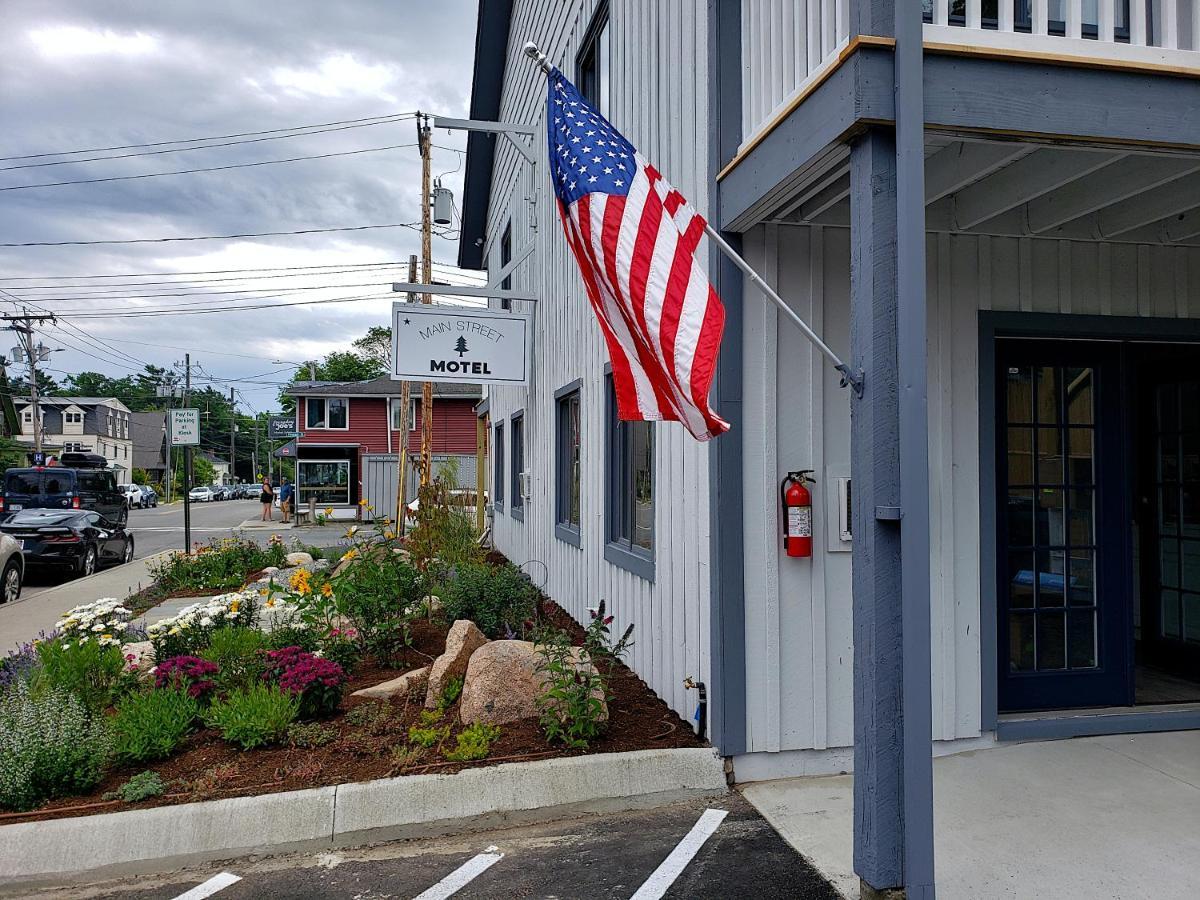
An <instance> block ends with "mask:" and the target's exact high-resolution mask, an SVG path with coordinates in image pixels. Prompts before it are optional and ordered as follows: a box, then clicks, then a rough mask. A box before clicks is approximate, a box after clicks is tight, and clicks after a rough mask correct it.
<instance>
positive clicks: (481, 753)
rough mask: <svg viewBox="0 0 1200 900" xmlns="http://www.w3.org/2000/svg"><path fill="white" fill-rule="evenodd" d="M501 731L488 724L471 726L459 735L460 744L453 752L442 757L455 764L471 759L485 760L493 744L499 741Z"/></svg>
mask: <svg viewBox="0 0 1200 900" xmlns="http://www.w3.org/2000/svg"><path fill="white" fill-rule="evenodd" d="M499 738H500V729H499V728H497V727H496V726H495V725H489V724H487V723H486V722H478V723H476V724H474V725H469V726H467V727H466V728H464V729H463V730H462V731H460V732H459V733H458V738H457V740H458V744H457V746H455V747H454V749H453V750H447V751H445V752H444V753H443V754H442V755H443V756H445V757H446V759H449V760H453V761H455V762H466V761H467V760H471V759H483V758H484V757H486V756H487V755H488V750H489V749H491V746H492V744H493V743H494V742H495V741H497V740H499Z"/></svg>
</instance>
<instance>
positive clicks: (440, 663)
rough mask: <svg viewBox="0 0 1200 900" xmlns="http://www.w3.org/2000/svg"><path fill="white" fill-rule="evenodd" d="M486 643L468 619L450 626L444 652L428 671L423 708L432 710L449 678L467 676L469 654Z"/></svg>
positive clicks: (475, 626) (476, 627)
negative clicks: (427, 688)
mask: <svg viewBox="0 0 1200 900" xmlns="http://www.w3.org/2000/svg"><path fill="white" fill-rule="evenodd" d="M487 642H488V639H487V638H486V637H485V636H484V634H483V632H482V631H480V630H479V627H478V626H477V625H476V624H475V623H474V622H472V621H471V620H470V619H459V620H458V621H457V622H455V623H454V624H453V625H451V626H450V633H449V634H447V635H446V651H445V652H444V653H443V654H442V655H441V656H439V657H438V658H437V659H436V660H434V662H433V666H432V668H431V669H430V670H429V690H428V692H427V693H426V694H425V707H426V708H427V709H434V708H435V707H437V705H438V700H440V699H441V697H442V692H443V691H444V690H445V689H446V685H447V684H448V683H449V681H450V679H451V678H461V677H463V676H465V675H466V674H467V663H469V662H470V660H471V654H472V653H474V652H475V651H476V650H478V649H479V648H480V647H482V646H483V645H484V644H486V643H487Z"/></svg>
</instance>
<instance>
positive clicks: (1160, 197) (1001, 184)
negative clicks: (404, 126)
mask: <svg viewBox="0 0 1200 900" xmlns="http://www.w3.org/2000/svg"><path fill="white" fill-rule="evenodd" d="M925 11H926V16H925V22H924V25H923V39H924V55H923V58H922V55H921V54H920V53H917V54H916V55H915V57H912V58H910V59H909V62H908V63H903V62H902V59H905V57H901V55H900V54H898V53H897V51H896V48H897V41H896V39H895V25H894V20H893V7H892V4H890V3H884V4H879V3H869V2H866V0H808V2H805V0H800V2H788V0H741V2H739V0H711V2H708V3H694V2H687V0H657V2H653V3H649V2H640V0H607V2H605V0H568V2H545V0H481V3H480V13H479V36H478V40H477V44H476V47H477V50H476V59H475V71H474V83H473V93H472V101H471V102H472V107H471V115H472V118H476V119H495V120H499V121H503V122H512V123H521V124H532V125H536V126H537V128H538V130H537V132H536V137H535V139H534V142H533V146H534V147H535V149H537V151H538V153H539V162H538V166H537V170H536V171H535V172H533V173H530V172H529V171H528V167H527V166H526V164H525V163H524V162H523V160H522V159H521V157H520V155H519V154H518V153H516V152H515V151H514V150H513V148H512V147H511V146H510V145H509V144H508V143H506V142H505V141H504V140H497V139H496V138H494V137H492V136H488V135H482V134H476V135H473V136H472V137H471V139H470V144H469V153H468V166H467V177H466V197H465V207H464V226H463V240H462V244H461V252H460V263H461V264H463V265H465V266H468V267H474V268H483V269H489V270H490V271H492V272H493V273H495V272H498V271H499V270H500V269H501V268H503V267H504V266H505V264H506V263H508V262H509V261H510V260H512V259H514V258H517V257H519V256H520V254H522V253H523V252H524V251H525V249H526V248H527V246H528V245H529V244H530V242H532V245H533V251H532V253H531V254H530V255H529V256H528V258H527V259H525V261H524V262H522V263H521V264H520V265H519V266H517V267H516V269H515V270H513V271H512V273H511V275H510V279H511V284H512V285H513V286H514V287H519V288H521V289H522V290H526V291H529V292H531V293H532V294H533V295H535V296H537V297H538V300H537V301H536V302H522V301H513V303H512V305H513V306H514V307H515V308H517V309H519V310H520V311H522V312H525V313H528V314H529V315H530V316H532V320H533V334H534V339H533V347H534V365H533V370H532V375H531V377H530V379H529V383H528V385H527V386H526V387H524V388H512V387H506V388H496V389H492V390H490V391H489V392H488V397H487V400H486V401H485V413H486V415H487V417H488V421H489V424H490V428H491V432H490V433H491V470H492V472H491V474H492V482H491V492H492V493H491V496H492V498H493V500H494V516H493V520H492V533H493V537H494V540H495V544H496V546H497V548H499V549H500V550H501V551H502V552H504V553H505V554H506V555H507V556H508V557H509V558H511V559H512V560H513V561H514V562H517V563H521V564H525V568H526V570H527V571H529V572H530V573H531V574H532V575H533V576H534V578H535V580H537V581H539V582H543V581H544V589H545V591H546V593H547V594H549V595H550V596H551V597H553V598H554V599H555V600H557V601H558V602H559V603H561V604H562V605H563V606H564V607H565V608H566V609H567V610H569V611H570V612H571V613H572V614H573V615H574V616H575V617H576V618H579V619H580V620H584V619H586V616H587V608H588V607H591V606H594V605H595V604H596V602H597V601H598V600H600V599H601V598H603V599H605V600H606V601H607V603H608V606H609V609H610V611H611V612H612V613H613V614H614V615H615V616H616V622H615V626H614V627H615V628H618V629H621V628H624V627H625V626H626V625H628V624H629V623H633V624H634V625H635V626H636V627H635V631H634V636H635V639H636V646H635V647H634V649H633V651H632V653H631V656H630V663H631V665H632V667H633V668H634V669H635V670H636V671H637V672H638V673H639V674H640V675H641V677H642V678H644V679H645V680H646V682H647V683H648V684H649V685H650V686H651V687H652V688H653V689H654V690H655V691H656V692H658V693H659V694H660V695H661V696H662V697H663V698H664V699H665V700H666V701H667V703H668V704H670V706H671V707H672V708H673V709H675V710H677V711H678V712H679V713H680V714H681V715H684V716H685V717H687V718H689V719H690V718H691V717H692V716H693V714H694V712H695V710H696V708H697V701H698V693H697V691H695V690H691V689H689V688H688V687H686V686H685V679H687V678H688V677H689V676H690V677H691V678H692V679H693V680H694V681H695V682H703V683H704V684H705V686H706V687H707V693H708V700H709V704H708V710H707V713H708V716H707V717H708V723H709V728H708V734H709V736H710V737H711V739H712V740H713V742H714V744H715V745H716V746H717V747H718V748H719V749H720V751H721V752H722V753H723V754H724V755H726V756H727V757H730V758H731V760H732V766H733V772H734V775H735V777H736V778H737V779H738V780H742V781H745V780H757V779H761V778H765V777H774V776H778V775H785V774H803V773H821V772H837V771H842V770H846V769H848V768H849V767H850V766H851V764H852V761H853V760H852V752H851V749H850V748H851V747H852V746H853V745H854V744H855V738H856V721H857V722H858V725H859V726H860V727H865V725H864V722H865V721H866V717H867V714H868V713H870V712H874V713H876V714H879V715H884V716H886V715H888V711H889V710H892V709H894V708H895V706H896V705H897V704H898V703H899V697H900V696H901V689H900V686H899V685H900V684H901V681H902V678H903V677H906V676H905V675H904V672H903V671H902V666H901V660H902V657H903V653H904V652H907V653H909V654H910V658H912V653H913V652H924V653H927V654H928V657H929V662H928V663H927V668H926V677H927V679H928V683H929V696H930V699H931V706H930V713H931V720H930V722H929V727H930V729H931V736H932V738H933V739H934V741H935V750H936V752H939V753H940V752H951V751H953V750H956V749H963V748H971V747H985V746H989V745H991V744H993V743H995V742H1004V741H1007V740H1011V739H1038V738H1053V737H1064V736H1070V735H1073V734H1096V733H1114V732H1122V731H1150V730H1168V729H1185V728H1197V727H1200V712H1198V711H1197V708H1196V706H1195V701H1197V700H1200V374H1197V368H1196V360H1197V359H1200V346H1198V343H1197V342H1200V94H1198V93H1197V91H1198V90H1200V89H1198V88H1197V84H1198V83H1200V82H1197V80H1196V79H1197V76H1198V75H1200V9H1198V7H1197V2H1196V0H1128V2H1114V0H1099V2H1098V3H1095V2H1093V3H1090V4H1089V3H1082V4H1081V3H1080V2H1079V0H1074V2H1072V0H1061V2H1051V3H1048V4H1047V3H1037V2H1034V3H1032V4H1030V3H1022V2H1015V3H1008V4H1004V3H1001V4H999V8H998V5H997V4H996V3H995V2H991V3H989V2H986V0H984V2H981V0H966V2H965V3H964V2H957V3H950V2H949V0H931V2H927V3H926V4H925ZM916 27H918V28H919V27H921V26H920V23H917V26H916ZM526 41H535V42H536V43H537V44H538V45H539V46H540V48H541V49H542V51H543V52H545V53H546V55H547V56H548V58H549V60H550V61H551V62H552V63H554V64H555V65H557V66H558V67H560V68H561V69H562V70H563V71H564V72H565V73H566V74H567V75H568V76H569V77H570V78H571V79H572V80H573V81H575V82H576V83H577V84H578V85H580V87H581V89H582V90H583V92H584V93H585V94H586V95H587V96H588V97H589V98H590V99H592V100H593V101H594V102H595V103H596V104H597V105H598V106H599V107H600V109H601V110H602V111H603V112H604V114H605V115H606V116H607V117H608V118H609V119H610V120H611V121H612V123H613V124H614V125H615V126H616V127H617V128H618V129H620V130H621V131H622V132H623V133H624V134H625V136H626V137H628V138H629V140H630V141H631V142H632V143H633V144H634V146H636V147H637V148H638V149H639V150H640V151H641V152H642V153H643V154H644V155H645V156H646V157H647V158H648V159H649V160H650V161H651V162H653V163H654V164H655V165H656V166H657V167H658V168H659V169H660V170H661V171H662V172H663V174H664V175H665V176H666V177H667V178H668V179H669V180H670V181H671V182H672V183H673V184H675V185H676V186H677V187H678V188H679V189H680V190H681V192H682V193H683V194H684V195H685V196H686V197H687V198H688V199H689V200H691V201H692V203H693V204H694V205H695V206H696V208H697V209H699V210H701V211H702V212H705V213H706V215H707V216H708V217H709V220H710V221H711V222H712V223H713V224H714V225H715V226H717V227H718V228H720V229H721V230H722V231H723V232H724V233H725V235H726V236H727V237H728V238H729V239H730V240H731V242H733V243H735V244H736V245H738V246H740V247H741V248H742V251H743V253H744V255H745V257H746V258H747V259H748V260H749V261H750V262H751V263H752V264H753V265H754V266H755V267H756V269H757V270H758V271H759V272H760V273H762V274H763V276H764V277H765V278H766V279H767V281H768V282H770V283H772V284H773V285H774V286H775V287H776V288H777V290H778V292H779V293H780V295H781V296H782V297H783V298H784V300H785V301H786V302H787V303H788V304H789V305H790V306H791V307H792V308H793V309H794V310H795V311H796V312H797V313H799V314H800V315H801V316H802V317H803V318H804V319H805V320H806V321H807V322H808V323H810V324H811V325H812V327H813V328H814V329H815V330H816V331H817V333H819V334H820V335H822V337H823V338H824V339H825V341H827V342H828V344H829V345H830V346H831V347H832V348H834V350H835V351H836V352H837V353H839V354H841V356H842V357H843V358H846V359H848V360H849V362H850V364H851V366H852V368H853V369H854V370H855V371H857V370H862V374H863V379H864V382H865V388H864V391H863V394H862V397H861V398H858V397H856V395H855V393H854V391H853V389H852V388H851V387H843V386H841V385H840V383H839V382H840V378H839V374H838V373H837V372H835V371H834V370H833V369H832V367H831V366H830V365H829V364H828V363H827V362H826V361H825V360H824V359H823V358H822V357H821V356H820V354H818V353H817V352H816V351H815V350H814V348H813V346H812V345H811V344H810V343H808V342H807V341H806V340H805V339H804V338H803V337H802V335H801V334H800V333H799V331H798V330H797V329H796V328H795V327H794V326H793V325H792V324H791V323H790V322H788V321H787V320H786V319H785V318H783V317H782V316H781V315H780V314H779V313H778V312H777V311H776V309H775V308H774V307H772V306H771V305H770V304H769V303H767V302H764V299H763V297H762V295H761V294H760V293H758V292H757V291H756V290H755V289H754V288H753V286H752V285H751V284H750V283H749V282H748V281H744V280H743V277H742V275H741V274H740V273H739V272H738V270H737V269H735V268H733V267H732V266H731V265H730V264H729V263H728V261H726V260H724V259H723V258H722V257H721V256H719V255H718V254H717V253H716V252H715V251H713V250H712V249H711V248H707V247H705V246H704V245H702V247H701V253H702V254H703V255H704V260H705V263H706V265H707V267H708V270H709V272H710V274H711V277H712V278H713V281H714V283H715V284H716V286H717V288H718V291H719V292H720V294H721V296H722V298H723V299H724V302H725V305H726V312H727V323H726V332H725V340H724V345H723V347H722V352H721V358H720V362H719V368H718V375H717V381H716V384H715V385H714V389H713V392H712V399H713V404H714V406H715V408H716V410H717V412H718V413H720V414H721V415H722V416H724V417H725V418H726V419H728V420H729V421H730V422H732V424H733V430H732V431H731V432H730V433H728V434H727V435H725V436H722V437H719V438H717V439H715V440H713V441H711V442H709V443H707V444H705V443H698V442H696V441H694V440H692V439H691V438H690V437H689V436H688V435H687V433H686V432H685V431H684V430H683V428H682V427H681V426H679V425H678V424H674V423H659V424H653V425H650V424H642V423H637V424H631V423H618V422H617V421H616V420H615V417H614V413H613V407H612V397H611V388H610V386H609V384H608V376H607V374H606V363H607V360H606V353H605V348H604V344H603V340H602V337H601V334H600V331H599V329H598V327H597V325H596V323H595V321H594V318H593V316H592V313H591V311H590V309H589V306H588V302H587V299H586V296H585V293H584V289H583V284H582V281H581V279H580V275H579V272H578V269H577V267H576V265H575V262H574V261H573V259H572V258H571V256H570V253H569V250H568V247H567V245H566V243H565V241H564V239H563V235H562V230H561V227H560V225H559V222H558V215H557V210H556V208H555V205H554V197H553V193H552V192H551V190H550V189H549V185H548V184H547V180H546V161H545V160H544V159H542V158H541V155H540V154H542V153H543V152H544V151H543V148H544V146H545V143H544V140H545V139H544V131H543V129H544V127H545V120H544V116H545V113H544V106H545V78H544V76H543V75H542V74H541V73H540V72H539V71H538V70H537V68H536V66H534V65H533V64H531V62H530V61H529V59H527V58H526V57H525V56H524V55H523V54H522V45H523V44H524V43H525V42H526ZM913 59H915V64H914V63H913V62H912V60H913ZM905 65H908V66H909V68H908V69H904V66H905ZM914 65H915V68H914V67H913V66H914ZM905 71H907V72H908V73H909V74H908V75H907V76H905V75H903V72H905ZM913 73H915V78H913V77H910V76H911V75H912V74H913ZM898 85H901V86H902V87H898ZM914 85H915V86H914ZM897 122H901V123H907V128H908V130H907V131H905V130H904V129H903V128H901V129H900V130H899V131H898V130H897V127H896V123H897ZM922 124H923V126H924V127H923V129H922V127H921V126H922ZM909 135H915V138H914V141H915V143H914V142H911V141H910V142H909V143H907V144H905V143H903V142H904V141H906V140H908V136H909ZM897 141H901V143H902V146H903V147H908V148H909V149H910V150H914V152H908V153H900V154H897V152H896V146H897ZM914 148H915V149H914ZM922 173H923V187H922V188H921V190H922V191H923V196H921V195H920V193H916V194H914V193H913V192H912V191H908V192H907V193H906V190H905V189H906V187H908V186H911V185H912V184H918V185H919V184H920V183H921V182H920V176H921V175H922ZM914 175H915V176H916V181H913V176H914ZM922 235H924V240H923V241H922V240H921V236H922ZM914 236H915V237H914ZM912 273H915V275H913V277H909V276H910V275H911V274H912ZM922 276H923V278H922ZM906 278H907V279H908V280H907V281H906ZM922 282H923V287H924V291H923V297H922V296H921V294H922V292H921V290H920V288H921V286H922ZM500 305H501V302H500V301H496V300H494V301H493V302H492V306H493V308H499V307H500ZM914 372H916V373H917V374H918V377H917V378H916V379H911V378H909V375H911V374H912V373H914ZM922 382H923V384H924V386H925V388H926V390H925V392H924V393H925V397H926V401H925V402H924V403H922V402H921V391H920V387H921V383H922ZM852 411H853V415H852ZM801 469H811V470H813V471H814V473H815V478H816V483H815V485H813V486H812V489H813V497H814V500H813V522H814V528H813V531H814V534H813V537H814V551H813V554H812V556H811V557H810V558H801V559H796V558H790V557H788V556H786V555H784V553H783V552H782V542H781V527H782V526H781V522H782V516H781V509H780V483H781V480H782V479H783V478H784V477H785V475H786V474H787V473H788V472H790V471H795V470H801ZM902 473H903V477H902ZM922 608H923V610H924V615H925V616H926V617H927V624H925V625H924V627H918V628H916V630H915V631H914V627H913V625H912V623H913V622H914V621H915V622H916V623H917V625H918V626H921V625H923V623H924V621H925V620H923V619H922V618H921V610H922ZM914 615H915V616H916V618H915V619H914V618H913V616H914ZM906 624H907V625H908V631H907V634H905V635H904V640H903V641H902V640H901V633H902V630H903V626H904V625H906ZM917 631H920V632H923V634H917V633H916V632H917ZM856 636H857V637H858V641H857V645H856ZM922 644H923V645H924V647H922ZM902 651H903V652H902ZM856 667H857V670H858V671H857V673H856ZM856 683H857V688H856ZM906 683H908V684H911V683H912V682H911V681H910V682H906ZM856 696H857V697H858V698H859V699H860V703H861V702H862V701H864V700H865V701H867V702H869V703H870V704H871V709H870V710H865V709H860V710H859V711H858V715H856V710H855V699H856ZM913 708H915V707H913ZM870 752H887V751H886V750H881V749H880V748H876V749H875V750H874V751H870ZM879 878H880V879H881V880H882V882H884V883H886V881H887V879H888V876H887V875H886V874H883V875H880V876H879ZM877 883H878V882H877Z"/></svg>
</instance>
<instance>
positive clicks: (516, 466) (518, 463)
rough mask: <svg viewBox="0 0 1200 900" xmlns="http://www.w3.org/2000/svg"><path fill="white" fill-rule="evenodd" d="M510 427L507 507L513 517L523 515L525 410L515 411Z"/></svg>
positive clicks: (522, 516)
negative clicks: (510, 447)
mask: <svg viewBox="0 0 1200 900" xmlns="http://www.w3.org/2000/svg"><path fill="white" fill-rule="evenodd" d="M509 427H510V428H511V429H512V436H511V442H512V500H510V501H509V504H508V505H509V508H510V509H511V511H512V515H513V518H514V519H524V517H525V497H524V495H523V494H522V493H521V473H522V472H524V471H525V411H524V410H521V411H519V412H515V413H513V415H512V418H511V419H510V421H509Z"/></svg>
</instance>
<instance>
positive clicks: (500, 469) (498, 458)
mask: <svg viewBox="0 0 1200 900" xmlns="http://www.w3.org/2000/svg"><path fill="white" fill-rule="evenodd" d="M492 453H493V457H492V504H493V506H494V507H495V508H496V509H497V510H503V509H504V423H503V422H500V423H499V424H497V425H496V440H495V441H494V442H493V449H492Z"/></svg>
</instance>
